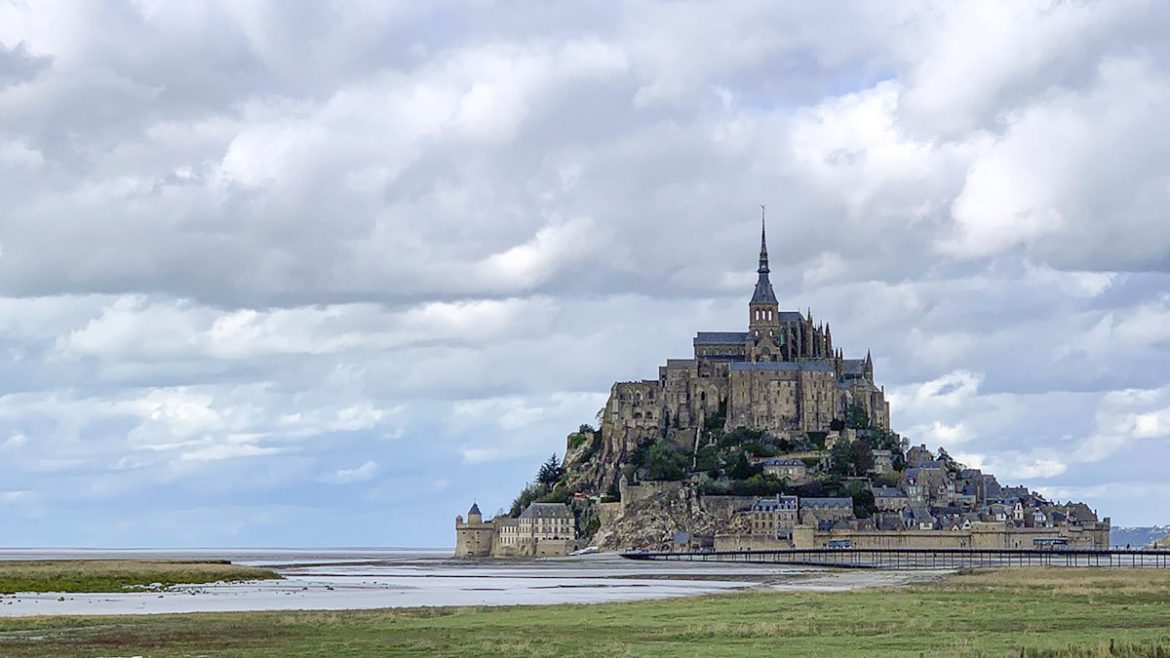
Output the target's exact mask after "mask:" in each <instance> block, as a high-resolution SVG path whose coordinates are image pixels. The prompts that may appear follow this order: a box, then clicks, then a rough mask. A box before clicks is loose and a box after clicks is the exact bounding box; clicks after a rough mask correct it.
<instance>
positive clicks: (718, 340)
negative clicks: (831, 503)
mask: <svg viewBox="0 0 1170 658" xmlns="http://www.w3.org/2000/svg"><path fill="white" fill-rule="evenodd" d="M757 272H758V273H759V278H758V280H757V281H756V287H755V291H754V292H753V293H752V298H751V302H749V303H748V325H747V331H729V332H723V331H721V332H699V333H698V335H697V336H695V340H694V350H695V352H694V357H693V358H690V359H668V360H667V362H666V365H664V366H661V367H659V369H658V379H648V380H643V381H635V382H618V383H616V384H614V386H613V388H612V390H611V391H610V396H609V401H608V402H607V403H606V406H605V410H604V412H603V414H604V415H603V418H602V427H603V431H604V432H605V434H606V436H608V437H611V441H613V442H614V443H613V444H611V446H610V447H611V448H616V447H617V446H616V445H614V444H620V443H625V444H627V445H632V444H633V443H635V442H636V441H637V438H638V437H639V436H645V435H646V434H648V433H650V432H660V433H662V434H663V435H669V436H671V437H672V438H673V439H674V440H676V441H678V442H679V443H687V442H689V441H691V440H693V439H694V438H695V437H697V433H698V430H699V429H701V428H703V427H704V426H706V425H710V424H711V423H712V422H714V423H720V422H721V423H722V426H723V429H734V428H736V427H750V428H755V429H764V430H769V431H770V432H772V433H774V434H777V435H783V434H789V435H792V434H800V433H807V432H822V431H823V432H828V431H830V430H831V429H832V426H833V425H834V422H833V421H835V420H836V421H841V422H845V421H846V420H847V417H848V415H849V414H851V413H853V414H856V413H858V412H859V411H863V412H864V413H865V414H866V416H867V417H868V419H869V421H870V424H871V425H874V426H877V427H883V428H889V426H890V408H889V404H888V403H887V402H886V399H885V394H884V392H883V390H882V389H881V388H879V387H878V386H877V385H876V384H874V373H873V359H872V357H871V356H870V355H869V354H868V353H867V354H866V357H865V358H864V359H847V358H845V355H844V353H843V352H842V351H841V350H840V349H839V348H837V347H836V346H834V345H833V334H832V331H831V330H830V328H829V326H828V325H827V324H824V325H821V324H815V323H814V322H813V318H812V312H811V310H810V311H809V312H808V313H806V314H802V313H800V312H798V311H781V310H780V304H779V302H778V301H777V299H776V293H775V292H773V290H772V283H771V281H770V280H769V278H768V274H769V272H770V270H769V268H768V247H767V234H766V228H765V227H764V226H763V225H762V222H761V230H760V260H759V269H758V270H757ZM619 437H620V438H619ZM615 439H617V441H614V440H615Z"/></svg>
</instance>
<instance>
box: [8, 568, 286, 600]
mask: <svg viewBox="0 0 1170 658" xmlns="http://www.w3.org/2000/svg"><path fill="white" fill-rule="evenodd" d="M279 577H280V576H278V575H277V574H276V573H275V572H273V571H270V570H268V569H255V568H252V567H240V566H236V565H234V564H231V563H229V562H192V561H166V560H45V561H39V562H0V594H11V593H14V592H122V591H125V590H126V589H127V588H128V587H141V586H149V585H152V584H155V583H158V584H159V585H160V586H162V587H170V586H172V585H182V584H199V583H210V582H215V581H220V580H222V581H238V580H264V579H269V578H279Z"/></svg>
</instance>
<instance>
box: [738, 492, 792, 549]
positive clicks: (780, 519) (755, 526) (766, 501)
mask: <svg viewBox="0 0 1170 658" xmlns="http://www.w3.org/2000/svg"><path fill="white" fill-rule="evenodd" d="M799 509H800V502H799V499H798V498H797V497H796V496H784V495H777V496H776V497H775V498H761V499H760V500H758V501H756V502H755V504H754V505H752V508H751V512H749V514H750V515H751V534H753V535H758V536H766V537H773V538H776V539H789V538H791V537H792V528H793V527H795V526H796V524H797V523H798V522H799V519H798V518H797V515H798V511H799Z"/></svg>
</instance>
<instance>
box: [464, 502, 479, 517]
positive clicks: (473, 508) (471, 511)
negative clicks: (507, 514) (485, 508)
mask: <svg viewBox="0 0 1170 658" xmlns="http://www.w3.org/2000/svg"><path fill="white" fill-rule="evenodd" d="M472 514H479V515H480V516H483V514H481V513H480V511H479V503H472V504H471V509H469V510H467V516H471V515H472Z"/></svg>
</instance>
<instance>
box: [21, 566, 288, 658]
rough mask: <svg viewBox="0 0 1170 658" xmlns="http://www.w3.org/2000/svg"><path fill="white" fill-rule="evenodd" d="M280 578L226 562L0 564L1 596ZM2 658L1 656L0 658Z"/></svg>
mask: <svg viewBox="0 0 1170 658" xmlns="http://www.w3.org/2000/svg"><path fill="white" fill-rule="evenodd" d="M268 578H279V576H277V575H276V573H275V572H273V571H270V570H268V569H254V568H252V567H240V566H236V565H234V564H230V563H227V562H191V561H164V560H45V561H42V562H0V594H11V593H13V592H123V591H125V590H126V588H128V587H143V586H149V585H152V584H155V583H157V584H159V585H160V586H162V587H169V586H171V585H179V584H187V583H210V582H215V581H217V580H223V581H235V580H262V579H268ZM0 655H2V654H0Z"/></svg>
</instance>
